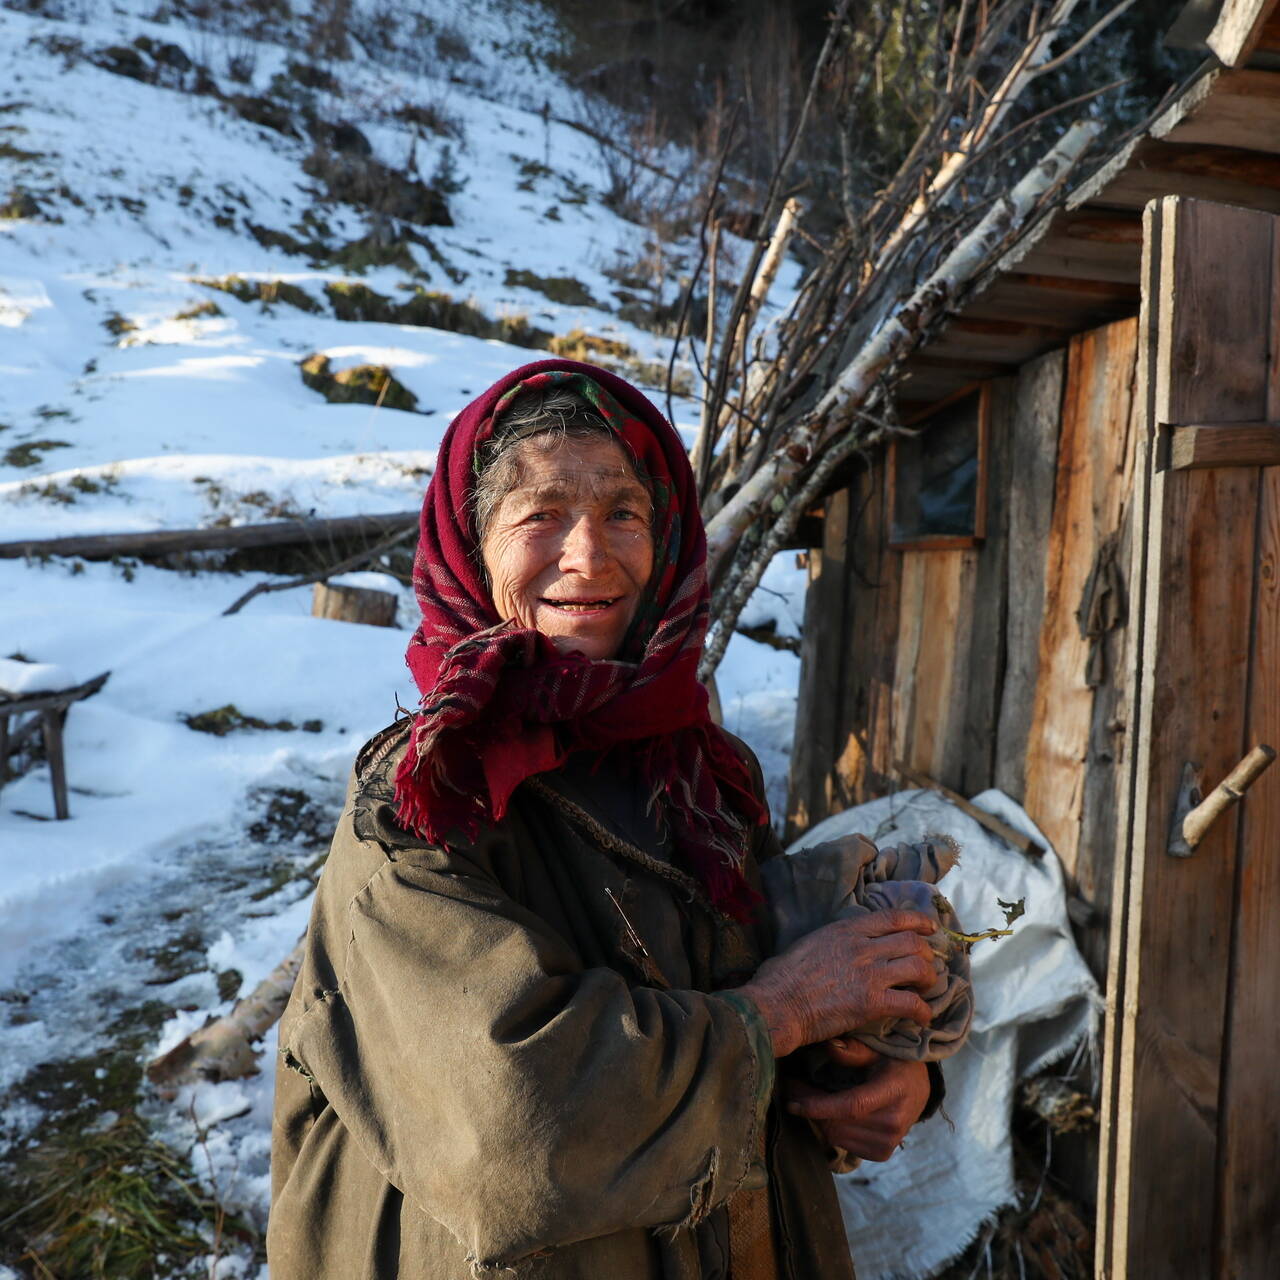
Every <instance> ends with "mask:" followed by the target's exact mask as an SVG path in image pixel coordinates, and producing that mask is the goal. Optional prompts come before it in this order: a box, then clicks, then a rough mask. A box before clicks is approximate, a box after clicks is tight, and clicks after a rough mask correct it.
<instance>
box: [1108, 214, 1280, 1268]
mask: <svg viewBox="0 0 1280 1280" xmlns="http://www.w3.org/2000/svg"><path fill="white" fill-rule="evenodd" d="M1161 218H1162V230H1161V238H1160V246H1161V271H1160V290H1161V297H1160V299H1159V302H1158V307H1157V314H1158V319H1159V324H1158V333H1157V342H1156V361H1155V374H1156V387H1155V395H1154V398H1153V399H1154V404H1153V408H1154V415H1155V419H1156V421H1164V422H1173V423H1179V422H1204V421H1220V420H1224V419H1232V418H1237V419H1241V420H1246V421H1248V420H1254V421H1256V420H1259V419H1262V418H1265V417H1266V416H1267V413H1266V410H1267V406H1266V403H1265V394H1264V391H1265V387H1264V383H1265V378H1264V376H1263V374H1262V371H1264V370H1265V368H1266V360H1267V346H1268V340H1269V334H1268V321H1269V314H1270V312H1269V298H1268V293H1269V285H1270V263H1271V226H1270V219H1268V218H1265V217H1260V216H1258V215H1256V214H1253V213H1250V212H1248V211H1243V210H1236V209H1226V208H1219V207H1215V206H1208V205H1204V204H1200V203H1198V202H1195V201H1185V200H1180V199H1171V200H1167V201H1164V202H1163V203H1162V208H1161ZM1250 371H1251V373H1252V377H1251V378H1250V376H1249V373H1250ZM1250 383H1252V391H1251V392H1250ZM1258 475H1259V473H1258V472H1256V471H1250V470H1246V469H1241V468H1228V469H1223V470H1213V471H1169V470H1164V471H1156V472H1155V473H1154V475H1153V476H1152V477H1151V489H1150V495H1151V501H1150V514H1149V519H1148V530H1149V537H1148V543H1147V564H1146V599H1145V602H1144V608H1145V609H1146V620H1145V624H1144V626H1145V634H1144V638H1143V653H1142V670H1141V673H1140V678H1139V699H1140V716H1141V730H1140V733H1139V737H1138V750H1137V752H1136V755H1135V757H1134V765H1135V780H1136V781H1135V791H1134V800H1133V804H1134V825H1133V834H1134V840H1133V846H1132V853H1131V857H1132V873H1131V879H1130V888H1129V894H1130V898H1129V911H1128V916H1127V920H1126V925H1125V931H1126V957H1125V990H1124V994H1123V999H1124V1025H1123V1027H1122V1034H1121V1044H1120V1054H1121V1061H1120V1064H1119V1066H1120V1075H1119V1082H1118V1089H1117V1099H1116V1110H1117V1112H1118V1117H1117V1118H1118V1121H1119V1123H1118V1124H1117V1125H1116V1126H1115V1130H1116V1142H1117V1146H1116V1157H1115V1163H1114V1168H1115V1176H1114V1183H1113V1188H1112V1195H1111V1201H1112V1208H1111V1211H1112V1212H1113V1213H1114V1222H1113V1224H1112V1228H1111V1235H1112V1257H1111V1269H1112V1274H1114V1275H1116V1276H1120V1275H1132V1276H1135V1277H1137V1276H1147V1275H1160V1276H1169V1277H1183V1276H1185V1277H1200V1276H1205V1275H1208V1274H1210V1272H1211V1261H1212V1254H1213V1247H1212V1241H1213V1223H1214V1214H1215V1193H1214V1189H1213V1188H1212V1187H1210V1186H1208V1185H1207V1180H1206V1177H1205V1171H1206V1170H1207V1169H1210V1168H1215V1167H1216V1159H1217V1154H1218V1153H1217V1147H1218V1097H1219V1088H1220V1083H1221V1080H1220V1071H1221V1059H1222V1037H1223V1008H1224V1002H1225V999H1226V994H1227V963H1228V958H1229V950H1230V932H1231V931H1230V921H1231V914H1232V907H1233V891H1232V877H1231V876H1230V875H1229V874H1228V875H1224V874H1223V869H1224V866H1225V867H1229V866H1230V864H1231V851H1232V850H1234V848H1235V841H1236V833H1237V822H1238V812H1232V813H1229V814H1227V815H1226V816H1225V817H1224V818H1223V819H1222V820H1221V821H1220V822H1219V823H1218V824H1217V826H1215V827H1214V828H1213V829H1212V830H1211V831H1210V832H1209V834H1208V835H1207V836H1206V838H1205V840H1204V842H1203V843H1202V845H1201V847H1200V849H1199V850H1198V851H1197V853H1196V854H1195V856H1193V857H1191V858H1171V857H1169V856H1168V854H1167V853H1166V847H1167V844H1168V838H1169V823H1170V818H1171V814H1172V811H1173V802H1174V798H1175V794H1176V791H1177V787H1178V783H1179V779H1180V776H1181V773H1182V766H1183V763H1184V762H1185V761H1187V760H1194V761H1196V762H1198V763H1199V764H1200V765H1201V766H1202V767H1203V768H1204V770H1205V774H1206V776H1208V777H1211V778H1213V777H1221V776H1223V775H1224V774H1225V773H1226V772H1227V771H1229V770H1230V769H1231V768H1232V767H1233V766H1234V765H1235V763H1236V762H1237V760H1238V758H1239V756H1240V754H1241V743H1242V741H1243V738H1244V731H1245V714H1244V712H1245V702H1246V688H1247V680H1248V660H1249V650H1250V643H1249V629H1250V622H1251V617H1252V596H1253V583H1252V577H1253V575H1252V569H1251V566H1252V564H1253V556H1254V525H1255V518H1256V513H1257V500H1258ZM1207 655H1212V657H1211V660H1207Z"/></svg>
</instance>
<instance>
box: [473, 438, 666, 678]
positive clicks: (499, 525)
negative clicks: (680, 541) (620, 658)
mask: <svg viewBox="0 0 1280 1280" xmlns="http://www.w3.org/2000/svg"><path fill="white" fill-rule="evenodd" d="M516 447H517V449H518V450H519V454H518V462H519V466H518V468H517V479H516V482H515V484H514V485H513V486H512V488H510V489H509V490H508V491H507V492H506V494H504V495H503V498H502V500H501V502H499V504H498V506H497V509H496V510H495V511H494V513H493V516H492V517H491V519H490V521H489V527H488V530H487V531H486V533H485V538H484V543H483V545H482V547H481V552H482V554H483V556H484V566H485V569H486V571H487V572H488V575H489V583H490V589H491V591H492V593H493V603H494V605H495V607H496V608H497V610H498V615H499V616H500V617H501V618H502V619H503V620H510V619H514V620H515V621H516V622H517V623H519V624H520V625H521V626H524V627H533V628H535V629H537V630H538V631H541V632H542V634H543V635H545V636H549V637H550V639H551V641H552V642H553V643H554V644H555V646H556V648H557V649H559V650H560V651H561V652H562V653H568V652H570V651H572V650H577V651H578V652H580V653H582V654H584V655H585V656H586V657H588V658H612V657H615V656H616V655H617V653H618V651H619V649H620V648H621V647H622V641H623V638H624V637H625V636H626V633H627V628H628V627H629V626H630V625H631V619H632V618H633V617H634V616H635V612H636V608H637V606H638V605H639V603H640V595H641V592H642V591H643V590H644V588H645V585H646V584H647V583H648V581H649V576H650V574H651V573H652V572H653V531H652V528H651V525H652V520H653V503H652V500H651V499H650V497H649V492H648V490H647V488H646V487H645V485H644V483H643V482H642V481H641V480H639V479H638V478H637V476H636V474H635V472H634V470H633V469H632V467H631V466H630V464H629V462H628V460H627V457H626V454H625V453H624V452H623V450H622V448H621V447H620V446H619V445H618V444H616V443H615V442H614V441H612V440H606V439H604V438H603V437H601V438H587V439H575V438H572V437H570V438H568V439H563V438H561V439H557V438H555V437H546V436H542V437H537V436H535V437H534V438H533V439H531V440H528V441H526V442H525V443H523V444H521V445H518V446H516Z"/></svg>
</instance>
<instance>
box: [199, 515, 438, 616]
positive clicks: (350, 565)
mask: <svg viewBox="0 0 1280 1280" xmlns="http://www.w3.org/2000/svg"><path fill="white" fill-rule="evenodd" d="M417 536H418V530H417V528H416V526H415V527H413V528H410V529H400V530H397V532H395V533H393V534H391V535H389V536H388V537H386V538H383V539H382V541H381V542H377V543H375V544H374V545H373V546H372V547H366V548H365V550H363V551H358V552H356V554H355V555H353V556H347V558H346V559H345V560H339V561H338V563H337V564H331V565H329V566H327V567H326V568H324V569H319V570H317V571H316V572H315V573H308V574H304V575H303V576H302V577H301V578H290V579H289V580H288V581H287V582H259V583H258V585H257V586H256V587H250V588H249V590H248V591H246V592H245V593H244V595H242V596H241V597H240V598H239V599H238V600H237V601H236V602H235V603H234V604H233V605H231V606H230V607H229V608H227V609H224V610H223V611H222V616H223V617H224V618H226V617H229V616H230V615H231V614H233V613H239V612H240V610H241V609H243V608H244V607H245V605H247V604H248V603H249V601H250V600H252V599H253V598H254V597H255V596H261V595H266V594H267V593H268V592H271V591H291V590H293V588H294V587H305V586H307V585H308V584H309V583H312V582H322V581H323V580H324V579H325V578H332V577H333V576H334V575H335V574H339V573H346V572H347V571H348V570H349V569H355V568H357V567H358V566H359V565H362V564H365V563H367V562H368V561H370V560H372V559H374V557H375V556H380V555H382V553H383V552H384V551H390V550H391V548H392V547H394V546H396V545H397V544H398V543H401V542H404V541H405V540H406V539H408V538H411V537H413V538H416V537H417Z"/></svg>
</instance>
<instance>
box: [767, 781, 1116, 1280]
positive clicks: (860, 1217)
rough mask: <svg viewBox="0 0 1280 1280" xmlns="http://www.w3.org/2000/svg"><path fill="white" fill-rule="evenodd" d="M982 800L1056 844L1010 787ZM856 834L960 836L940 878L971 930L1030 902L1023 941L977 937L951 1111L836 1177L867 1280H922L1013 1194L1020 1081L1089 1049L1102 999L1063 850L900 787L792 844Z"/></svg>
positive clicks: (886, 840)
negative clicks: (1080, 940)
mask: <svg viewBox="0 0 1280 1280" xmlns="http://www.w3.org/2000/svg"><path fill="white" fill-rule="evenodd" d="M973 803H974V804H975V805H976V806H977V807H978V808H980V809H983V810H985V811H986V812H988V813H990V814H993V815H994V816H995V817H998V818H1001V819H1002V820H1003V821H1005V822H1007V823H1008V824H1009V825H1010V826H1011V827H1015V828H1017V829H1018V830H1019V831H1022V832H1024V833H1026V834H1027V835H1030V836H1032V837H1034V838H1035V839H1036V840H1037V841H1039V843H1040V844H1041V845H1042V846H1044V847H1046V848H1048V845H1049V842H1048V841H1047V840H1046V839H1045V838H1044V836H1043V834H1042V833H1041V832H1040V831H1039V830H1038V829H1037V828H1036V826H1035V825H1034V824H1033V823H1032V821H1031V819H1030V818H1028V817H1027V814H1026V812H1025V811H1024V810H1023V809H1022V807H1021V806H1020V805H1018V804H1017V803H1015V802H1014V801H1013V800H1011V799H1010V798H1009V797H1008V796H1006V795H1005V794H1004V793H1003V792H1002V791H995V790H991V791H984V792H982V793H981V794H980V795H977V796H975V797H974V798H973ZM853 832H861V833H862V834H863V835H866V836H868V837H869V838H870V839H872V840H873V841H875V843H876V844H896V843H898V842H899V841H908V842H911V841H918V840H921V839H923V838H924V837H925V836H926V835H931V834H942V835H947V836H950V837H951V838H952V839H954V840H955V841H956V842H957V844H959V846H960V864H959V866H958V867H957V868H956V869H955V870H953V871H952V872H950V873H949V874H948V875H947V876H946V877H945V878H944V879H943V881H942V883H941V885H940V886H939V887H940V889H941V891H942V892H943V893H944V894H946V896H947V897H948V898H949V899H950V901H951V903H952V904H953V905H954V907H955V909H956V914H957V915H958V916H959V918H960V921H961V923H962V925H963V927H964V928H965V930H966V931H968V932H970V933H977V932H979V931H981V930H983V929H988V928H1003V927H1004V926H1005V919H1004V913H1003V911H1002V910H1001V908H1000V907H999V905H998V903H997V901H996V899H997V898H1000V899H1003V900H1004V901H1005V902H1017V901H1018V900H1019V899H1024V900H1025V908H1026V914H1025V915H1023V916H1022V917H1021V919H1019V920H1017V921H1016V922H1015V923H1014V925H1013V930H1014V932H1013V936H1012V937H1008V938H1001V939H999V940H996V941H984V942H979V943H976V944H975V945H974V947H973V951H972V955H971V960H972V978H973V987H974V992H975V996H976V1002H977V1010H976V1013H975V1015H974V1020H973V1029H972V1032H971V1033H970V1037H969V1043H968V1044H967V1045H966V1046H965V1047H964V1048H963V1049H962V1050H960V1052H959V1053H957V1054H956V1055H955V1056H954V1057H952V1058H950V1059H949V1060H948V1061H947V1063H946V1066H945V1067H944V1070H943V1074H944V1075H945V1077H946V1082H947V1100H946V1103H945V1104H944V1106H943V1110H942V1112H940V1113H939V1114H937V1115H935V1116H933V1117H932V1118H930V1119H929V1120H926V1121H924V1122H923V1123H921V1124H919V1125H917V1126H916V1127H915V1128H914V1129H913V1130H912V1131H911V1133H910V1134H909V1135H908V1137H907V1140H906V1143H905V1144H904V1145H903V1147H902V1149H901V1150H899V1151H898V1152H897V1153H896V1154H895V1155H894V1156H893V1158H892V1159H891V1160H889V1161H887V1162H886V1163H884V1164H873V1163H870V1162H868V1161H864V1162H863V1163H862V1165H861V1166H860V1167H859V1168H858V1169H856V1170H855V1171H854V1172H853V1173H848V1174H840V1175H838V1176H837V1178H836V1185H837V1188H838V1191H839V1194H840V1203H841V1208H842V1210H843V1212H844V1219H845V1227H846V1230H847V1231H848V1236H849V1248H850V1250H851V1251H852V1253H853V1258H854V1263H855V1265H856V1266H857V1270H858V1277H859V1280H920V1277H924V1276H929V1275H932V1274H934V1273H935V1272H936V1271H937V1270H938V1269H939V1268H941V1267H942V1266H943V1265H944V1264H945V1263H946V1262H948V1261H949V1260H950V1259H951V1258H953V1257H955V1255H956V1254H958V1253H959V1252H960V1251H961V1250H962V1249H964V1247H965V1246H966V1245H967V1244H968V1243H969V1242H970V1241H971V1240H972V1239H973V1238H974V1236H975V1235H976V1234H977V1232H978V1231H979V1229H980V1228H981V1226H982V1224H983V1222H984V1221H986V1220H987V1219H988V1218H990V1217H991V1216H992V1215H993V1214H994V1213H995V1212H996V1211H997V1210H998V1209H1000V1208H1002V1207H1003V1206H1005V1205H1007V1204H1011V1203H1013V1201H1014V1200H1015V1198H1016V1191H1015V1187H1014V1177H1013V1150H1012V1145H1011V1142H1010V1136H1009V1122H1010V1115H1011V1113H1012V1107H1013V1092H1014V1088H1015V1086H1016V1085H1017V1083H1018V1081H1019V1080H1022V1079H1024V1078H1026V1077H1027V1076H1031V1075H1034V1074H1035V1073H1036V1072H1037V1071H1040V1070H1041V1069H1043V1068H1044V1067H1046V1066H1048V1065H1049V1064H1050V1063H1052V1062H1054V1061H1056V1060H1057V1059H1059V1058H1062V1057H1064V1056H1065V1055H1067V1054H1069V1053H1071V1052H1073V1051H1075V1050H1078V1049H1081V1048H1082V1047H1083V1048H1088V1049H1089V1050H1090V1051H1092V1049H1093V1047H1094V1045H1095V1043H1096V1032H1097V1023H1098V1014H1099V1012H1100V1011H1101V1007H1102V998H1101V995H1100V994H1099V992H1098V988H1097V984H1096V983H1095V982H1094V980H1093V977H1092V975H1091V974H1090V973H1089V970H1088V967H1087V966H1086V965H1085V962H1084V960H1083V958H1082V957H1081V955H1080V953H1079V951H1078V950H1077V948H1076V945H1075V941H1074V939H1073V938H1072V936H1071V928H1070V925H1069V924H1068V922H1067V910H1066V898H1065V894H1064V890H1063V878H1062V866H1061V864H1060V863H1059V861H1058V858H1057V855H1056V854H1055V853H1053V852H1052V850H1050V851H1049V852H1048V853H1046V854H1045V856H1044V857H1043V858H1038V859H1032V858H1029V857H1027V856H1026V855H1025V854H1022V853H1020V852H1018V851H1017V850H1016V849H1012V848H1010V847H1009V846H1008V845H1007V844H1005V842H1004V841H1003V840H1001V839H1000V838H999V837H998V836H995V835H992V834H991V833H990V832H989V831H987V830H986V829H985V828H984V827H982V826H980V825H979V824H978V823H977V822H975V821H974V820H973V819H972V818H970V817H969V816H968V815H967V814H965V813H962V812H961V811H960V810H959V809H957V808H955V807H954V806H953V805H951V804H949V803H948V802H947V801H946V800H944V799H943V798H942V797H941V796H939V795H937V794H936V793H935V792H932V791H900V792H898V793H896V794H895V795H892V796H886V797H885V798H884V799H881V800H873V801H872V802H871V803H869V804H864V805H859V806H858V807H857V808H854V809H848V810H846V811H845V812H844V813H840V814H836V815H835V816H834V817H831V818H828V819H827V820H826V821H825V822H821V823H819V824H818V825H817V826H816V827H814V828H813V829H812V830H810V831H808V832H807V833H806V834H805V835H804V837H803V838H802V839H800V840H798V841H797V842H796V843H795V844H794V845H793V846H792V851H793V852H794V851H795V850H798V849H802V848H806V847H807V846H809V845H812V844H817V843H819V842H820V841H823V840H830V839H833V838H834V837H836V836H840V835H848V834H850V833H853ZM947 1117H949V1118H950V1121H951V1124H949V1123H948V1119H947ZM952 1124H954V1129H953V1128H952Z"/></svg>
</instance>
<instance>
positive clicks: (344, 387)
mask: <svg viewBox="0 0 1280 1280" xmlns="http://www.w3.org/2000/svg"><path fill="white" fill-rule="evenodd" d="M330 364H331V362H330V360H329V357H328V356H326V355H322V354H321V353H320V352H316V353H315V354H314V355H310V356H308V357H307V358H306V359H305V360H304V361H302V364H301V369H302V381H303V382H304V383H305V384H306V385H307V386H308V387H310V388H311V389H312V390H313V391H318V392H319V393H320V394H321V395H322V396H324V398H325V399H326V400H327V401H328V402H329V403H330V404H376V405H381V406H382V407H383V408H384V409H403V410H405V411H406V412H408V413H415V412H416V411H417V408H418V397H417V396H415V395H414V394H413V392H412V391H410V390H409V388H408V387H406V386H405V385H404V384H403V383H402V382H400V381H399V380H398V379H397V378H396V377H395V375H394V374H393V373H392V372H391V370H390V369H388V368H387V366H386V365H384V364H358V365H354V366H353V367H351V368H350V369H339V370H338V372H337V373H334V372H332V371H331V368H330Z"/></svg>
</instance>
